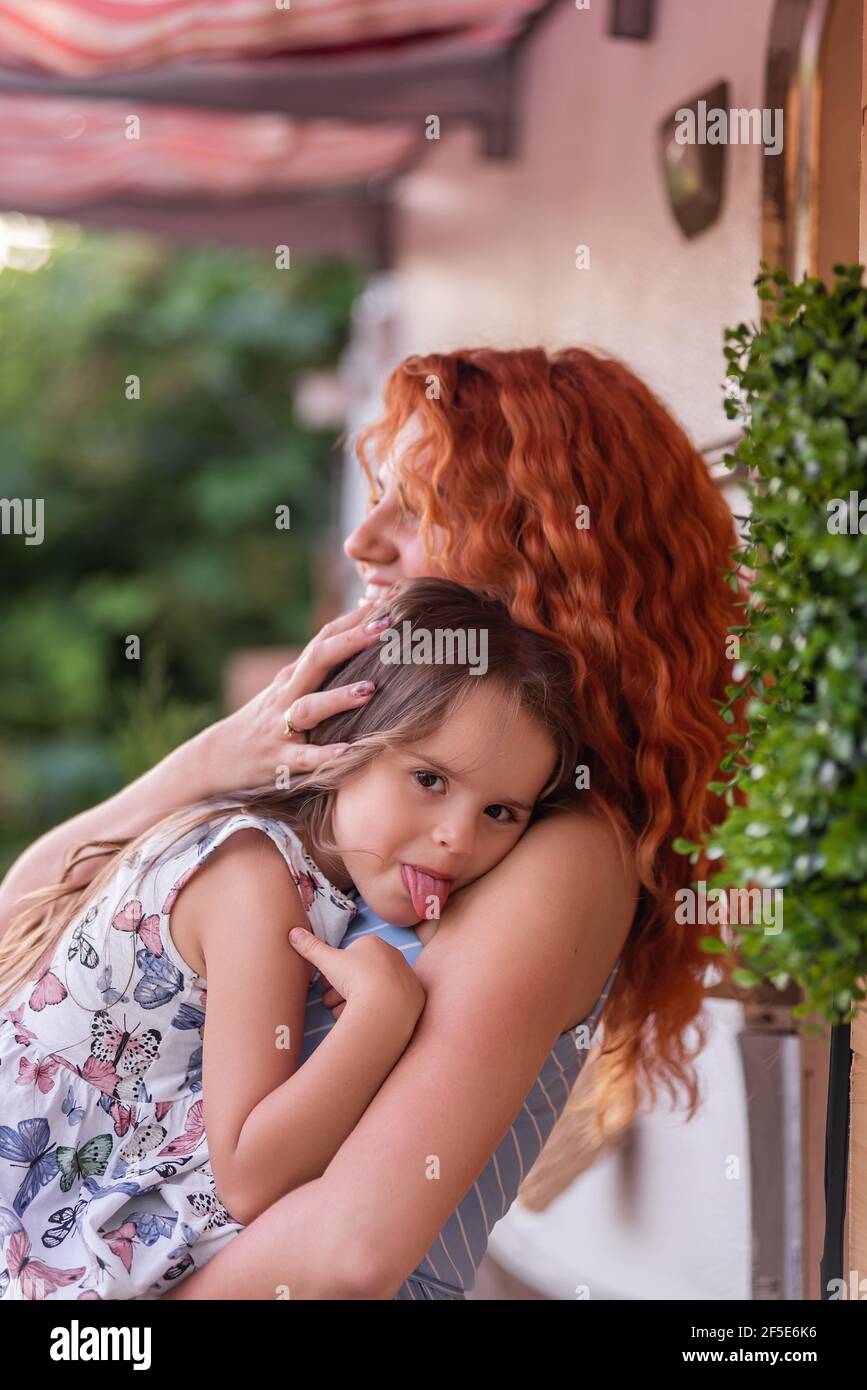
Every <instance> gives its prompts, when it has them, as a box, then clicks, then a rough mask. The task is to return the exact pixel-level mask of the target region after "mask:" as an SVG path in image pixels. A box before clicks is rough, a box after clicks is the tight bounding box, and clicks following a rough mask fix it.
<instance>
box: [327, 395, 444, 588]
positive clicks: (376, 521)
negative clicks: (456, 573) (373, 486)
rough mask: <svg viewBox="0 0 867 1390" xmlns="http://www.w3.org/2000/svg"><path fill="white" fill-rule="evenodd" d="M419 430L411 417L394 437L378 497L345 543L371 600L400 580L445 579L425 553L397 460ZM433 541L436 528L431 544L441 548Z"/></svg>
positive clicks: (382, 470)
mask: <svg viewBox="0 0 867 1390" xmlns="http://www.w3.org/2000/svg"><path fill="white" fill-rule="evenodd" d="M417 434H418V424H417V422H416V419H415V417H411V418H410V419H409V420H408V421H407V423H406V424H405V425H404V427H403V429H402V430H401V431H400V432H399V433H398V435H397V436H396V438H395V443H394V452H393V453H392V454H390V455H389V456H388V458H386V459H385V460H384V461H383V462H382V463H381V464H380V466H379V471H378V473H376V472H375V473H374V477H375V478H376V481H377V487H378V492H377V496H376V500H375V501H374V502H373V503H372V504H371V506H370V508H369V510H368V513H367V516H366V517H365V518H364V520H363V521H362V522H361V524H360V525H359V526H356V528H355V530H354V531H353V532H352V534H351V535H350V536H347V538H346V540H345V541H344V544H343V549H344V553H345V554H346V555H347V556H348V557H349V559H350V560H352V561H354V562H355V565H356V566H357V568H358V572H359V574H360V575H361V578H362V580H363V582H364V584H365V596H366V597H368V598H373V599H375V600H378V599H381V598H382V595H383V593H384V591H385V590H386V589H387V588H389V587H390V586H391V585H392V584H395V583H397V582H399V581H400V580H402V579H421V578H434V579H442V578H446V577H447V576H446V575H445V574H444V572H443V571H442V570H441V569H440V567H439V566H438V565H437V563H436V560H435V559H433V558H430V557H428V555H427V554H426V552H425V550H424V548H423V546H422V543H421V537H420V536H419V532H418V517H417V516H416V514H415V513H414V512H410V511H409V510H408V507H407V505H406V503H405V502H404V500H403V486H402V484H401V482H400V458H401V454H402V452H403V450H404V449H405V448H406V446H407V444H408V443H410V442H411V441H413V440H415V439H416V437H417ZM437 540H438V536H437V533H436V531H435V535H434V543H435V546H436V549H437V551H439V549H440V547H439V545H437V544H436V543H437Z"/></svg>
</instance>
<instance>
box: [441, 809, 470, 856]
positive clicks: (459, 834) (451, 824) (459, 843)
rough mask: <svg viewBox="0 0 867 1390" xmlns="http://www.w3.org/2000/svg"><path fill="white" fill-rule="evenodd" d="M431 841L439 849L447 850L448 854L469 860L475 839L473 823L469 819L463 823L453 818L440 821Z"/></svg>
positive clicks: (461, 820)
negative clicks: (458, 855) (461, 856)
mask: <svg viewBox="0 0 867 1390" xmlns="http://www.w3.org/2000/svg"><path fill="white" fill-rule="evenodd" d="M432 839H433V841H434V844H435V845H437V847H438V848H439V849H441V850H443V849H445V850H448V852H449V854H460V855H463V856H465V857H466V858H469V856H470V855H471V854H472V852H473V849H474V846H475V839H476V837H475V828H474V822H471V821H470V820H469V819H468V820H467V821H464V820H463V819H460V820H458V819H455V818H452V819H450V820H448V821H440V823H439V825H438V826H437V827H436V829H435V830H434V832H433V836H432Z"/></svg>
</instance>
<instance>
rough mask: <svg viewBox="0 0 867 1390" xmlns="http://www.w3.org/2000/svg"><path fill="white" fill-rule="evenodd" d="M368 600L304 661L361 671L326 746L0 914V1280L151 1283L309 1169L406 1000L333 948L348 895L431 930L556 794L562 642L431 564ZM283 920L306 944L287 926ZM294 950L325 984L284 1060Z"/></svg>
mask: <svg viewBox="0 0 867 1390" xmlns="http://www.w3.org/2000/svg"><path fill="white" fill-rule="evenodd" d="M387 621H388V623H389V624H390V626H388V627H386V628H385V630H384V631H383V633H382V634H381V636H382V638H383V641H382V643H381V644H379V643H374V644H373V645H372V646H370V647H368V648H367V649H366V650H364V651H361V652H359V653H357V654H356V655H355V656H353V657H351V658H350V659H349V661H348V662H345V663H343V665H342V666H340V667H337V668H335V670H334V671H332V672H331V674H330V676H329V679H328V681H327V683H326V687H325V688H331V687H333V686H335V685H337V684H338V683H343V682H345V681H347V680H363V679H369V680H371V681H373V682H374V685H375V693H374V695H373V696H372V698H371V699H370V700H369V701H368V702H367V703H366V704H365V705H364V706H362V707H361V708H358V709H352V710H349V711H345V712H342V713H339V714H335V715H333V716H332V717H331V718H329V719H326V720H323V721H321V722H320V723H319V724H318V725H317V726H316V728H315V730H313V731H312V735H313V738H314V739H315V741H316V742H317V743H333V742H336V741H338V740H340V741H343V742H345V743H347V744H349V745H350V746H349V748H348V749H347V751H346V752H344V753H343V754H341V755H339V756H337V757H334V758H331V759H329V761H327V762H326V763H324V764H322V765H321V766H320V767H319V768H317V769H316V771H315V772H312V773H309V774H305V775H303V776H300V777H297V778H295V779H293V783H292V785H291V786H288V787H286V786H284V785H283V783H284V780H285V778H284V771H285V770H284V769H281V768H276V769H275V785H274V786H273V787H269V788H265V789H262V788H259V789H256V790H253V791H249V792H244V793H238V794H237V795H236V796H233V797H231V798H226V797H223V798H220V799H213V800H211V801H210V802H207V803H200V804H199V805H198V806H192V807H188V808H185V809H184V810H182V811H179V812H175V813H174V814H172V815H171V816H169V817H167V818H166V819H165V820H164V821H162V822H161V823H160V824H159V825H158V826H157V827H156V828H152V829H150V830H149V831H148V832H147V833H146V834H144V835H142V836H139V837H138V838H137V839H136V840H134V841H132V842H131V843H128V844H125V845H122V846H120V847H119V848H116V847H115V846H112V848H113V849H114V848H116V853H115V854H114V856H113V857H112V859H111V860H110V861H109V863H108V864H107V865H106V866H105V867H104V868H103V869H102V870H101V871H100V872H99V874H98V875H97V876H96V878H95V879H94V880H93V881H92V882H91V883H90V884H89V885H88V886H87V888H86V889H80V890H76V889H75V888H74V886H72V884H71V883H70V882H68V881H66V882H64V883H61V884H60V885H58V886H56V887H54V888H51V889H45V890H42V891H41V892H39V893H37V894H34V895H32V896H33V898H34V903H33V905H32V906H31V907H30V908H28V909H27V910H26V911H25V912H24V913H23V914H22V915H21V916H20V917H19V918H18V919H17V920H16V922H15V923H14V924H13V925H12V927H11V928H10V929H9V930H8V932H7V933H6V934H5V936H4V938H3V941H2V944H0V1119H2V1124H0V1249H2V1252H3V1256H4V1259H0V1296H6V1297H11V1298H30V1299H32V1298H52V1297H53V1298H63V1299H78V1298H91V1299H93V1298H111V1299H130V1298H136V1297H146V1298H154V1297H158V1296H159V1295H160V1294H162V1293H163V1292H165V1291H166V1290H167V1289H168V1288H170V1287H172V1282H171V1281H173V1280H178V1279H182V1278H184V1277H185V1276H186V1275H187V1274H188V1273H189V1272H190V1271H192V1270H193V1269H194V1268H197V1267H199V1266H200V1265H202V1264H203V1263H205V1262H206V1261H207V1260H208V1259H210V1258H211V1257H212V1256H213V1255H214V1254H215V1253H216V1252H217V1250H218V1249H219V1248H220V1246H221V1245H222V1244H224V1243H225V1241H226V1240H227V1239H230V1238H231V1237H232V1236H233V1235H234V1234H235V1233H236V1232H237V1231H238V1229H240V1228H241V1227H242V1226H244V1225H246V1224H248V1223H249V1222H250V1221H251V1220H253V1219H254V1217H255V1216H257V1215H258V1214H259V1213H260V1212H261V1211H264V1210H265V1209H266V1208H267V1207H269V1206H270V1205H271V1204H272V1203H274V1202H275V1201H277V1200H278V1199H279V1198H280V1197H281V1196H283V1195H284V1194H285V1193H287V1192H289V1191H291V1190H292V1189H293V1188H295V1187H298V1186H300V1185H301V1184H303V1183H306V1182H308V1181H311V1180H312V1179H314V1178H316V1177H318V1176H320V1175H321V1173H322V1172H324V1170H325V1168H326V1167H327V1166H328V1164H329V1163H330V1161H331V1159H332V1157H333V1156H334V1154H335V1153H336V1152H337V1150H338V1149H339V1148H340V1146H341V1144H342V1143H343V1141H344V1140H345V1138H346V1137H347V1135H348V1134H349V1133H350V1132H351V1131H352V1129H353V1128H354V1126H355V1124H356V1123H357V1121H358V1120H359V1119H360V1117H361V1115H362V1114H363V1113H364V1110H365V1109H366V1107H367V1105H368V1104H369V1102H370V1100H371V1099H372V1098H373V1096H374V1095H375V1093H376V1091H377V1090H378V1089H379V1087H380V1086H381V1085H382V1082H383V1081H384V1079H385V1077H386V1076H387V1075H388V1073H389V1071H390V1070H391V1068H392V1067H393V1066H394V1064H395V1062H396V1061H397V1059H398V1057H399V1056H400V1054H401V1053H402V1051H403V1050H404V1048H405V1047H406V1045H407V1043H408V1041H409V1039H410V1037H411V1035H412V1033H413V1030H414V1028H415V1024H416V1021H417V1019H418V1016H419V1014H420V1012H421V1010H422V1008H423V1006H424V994H423V991H422V989H421V986H420V985H419V984H418V982H417V981H416V980H415V978H414V976H413V975H412V971H411V970H410V968H409V967H408V966H407V965H406V962H405V961H404V960H403V957H402V955H401V954H400V953H399V952H397V951H394V950H391V949H390V948H388V947H387V945H386V944H385V943H384V942H382V941H380V940H379V939H378V938H369V939H362V940H360V941H358V942H356V943H353V945H354V948H355V951H354V953H355V956H356V959H355V962H354V963H353V970H352V971H351V972H350V971H348V970H342V968H341V967H342V966H343V967H345V966H346V965H347V964H348V962H347V961H346V956H347V955H348V954H349V953H348V952H346V953H341V952H340V951H338V950H336V949H335V948H336V947H338V946H339V943H340V941H341V939H342V937H343V934H344V932H345V931H346V928H347V926H348V924H349V922H350V919H351V917H352V915H353V914H354V912H355V911H356V910H357V907H358V903H357V901H356V900H355V897H354V895H356V894H360V895H361V897H362V898H363V899H364V901H365V902H366V903H368V904H369V905H370V906H371V907H372V908H373V909H374V911H376V912H377V913H378V914H380V915H381V916H382V917H384V918H386V919H387V920H389V921H391V922H392V923H394V924H395V925H397V926H406V927H411V926H414V925H415V924H416V923H419V922H421V921H423V920H424V921H425V924H426V927H427V928H429V929H430V931H431V932H433V931H435V930H436V924H437V921H438V918H439V915H440V912H441V910H442V908H443V907H444V906H445V903H446V901H447V899H448V897H449V896H450V894H452V893H455V892H457V891H459V890H460V889H461V888H463V887H465V886H466V885H467V884H469V883H472V882H474V881H475V880H476V879H478V878H479V877H481V876H482V875H483V874H485V873H487V872H488V871H489V870H490V869H492V868H493V867H494V865H496V864H498V863H499V862H500V861H501V860H502V859H503V858H504V857H505V855H506V854H508V852H509V850H510V849H511V848H512V847H513V846H514V845H515V844H516V843H517V841H518V840H519V839H520V837H521V836H522V834H523V833H524V831H525V830H526V829H527V826H528V825H529V824H530V823H531V822H532V820H534V819H536V818H537V817H538V816H540V815H543V814H549V813H550V812H551V811H552V810H554V809H555V808H557V807H561V806H563V805H564V804H567V803H568V802H570V801H571V800H573V799H574V797H575V796H576V792H575V783H574V773H575V768H576V765H577V764H578V763H579V761H580V758H581V750H582V741H581V735H580V728H579V723H578V716H577V711H576V710H575V701H574V689H575V672H574V670H573V668H572V659H571V657H570V656H569V653H568V649H567V648H566V646H565V645H564V644H563V643H562V642H561V641H560V640H559V639H555V638H549V637H543V636H541V635H539V634H537V633H534V632H531V631H529V630H527V629H525V628H521V627H519V626H517V625H516V624H515V622H514V621H513V620H512V618H511V617H510V616H509V613H508V610H507V608H506V607H505V606H504V605H503V604H502V603H501V602H500V601H499V599H497V598H495V597H493V596H491V595H489V594H486V593H484V592H481V591H474V590H470V589H467V588H464V587H463V586H462V585H459V584H455V583H453V582H452V581H449V580H442V579H420V580H417V581H415V582H413V583H411V584H408V585H407V586H406V587H405V589H404V590H403V591H402V592H401V593H400V594H399V595H398V596H397V597H396V598H395V599H394V600H393V602H392V603H391V605H390V607H389V610H388V619H387ZM480 649H481V650H482V651H483V652H484V660H483V662H479V661H478V660H477V659H476V658H477V656H478V653H479V651H480ZM396 654H397V655H396ZM468 657H469V659H468ZM102 848H103V852H104V850H105V847H104V846H103V847H102ZM299 926H300V927H307V928H309V929H312V932H313V933H314V937H315V938H318V942H316V941H314V937H310V936H309V932H308V933H305V934H304V935H305V936H306V944H304V945H303V946H301V947H299V949H298V950H293V949H292V946H291V943H290V942H289V940H288V939H287V937H288V933H289V931H290V929H292V928H294V927H299ZM350 949H352V948H350ZM362 952H365V953H366V954H365V955H364V957H363V958H362ZM308 959H309V960H313V959H315V960H316V961H318V962H319V963H320V965H322V966H323V971H324V972H327V976H328V979H329V980H330V982H331V983H332V984H333V985H334V986H335V987H337V988H341V984H342V982H343V979H344V978H345V980H346V987H345V990H344V991H342V992H345V994H346V999H347V1003H346V1005H345V1007H344V1008H343V1010H342V1012H341V1016H340V1018H339V1020H338V1024H337V1025H335V1026H334V1027H333V1028H332V1029H331V1031H330V1033H329V1035H328V1036H327V1037H326V1038H325V1040H324V1041H323V1042H322V1043H321V1045H320V1046H319V1047H318V1048H317V1049H316V1051H315V1052H314V1053H313V1055H312V1056H310V1057H309V1058H308V1059H307V1061H306V1062H305V1063H304V1065H303V1066H299V1060H300V1053H301V1044H302V1042H303V1031H304V1030H303V1018H304V1009H305V1001H306V996H307V992H308V986H309V984H310V965H309V963H308ZM325 962H327V965H326V964H325ZM350 976H351V981H350ZM350 985H351V987H350ZM206 995H207V996H208V1000H207V1002H208V1010H207V1025H206V1015H205V1002H206ZM4 1263H5V1268H3V1265H4Z"/></svg>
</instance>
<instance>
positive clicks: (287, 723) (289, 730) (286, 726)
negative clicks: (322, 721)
mask: <svg viewBox="0 0 867 1390" xmlns="http://www.w3.org/2000/svg"><path fill="white" fill-rule="evenodd" d="M291 708H292V706H291V705H290V706H289V709H291ZM283 732H284V734H285V735H286V737H287V738H291V737H292V735H293V734H300V733H301V730H300V729H296V728H295V725H294V724H293V723H292V720H291V719H290V718H289V710H288V709H287V710H285V711H284V713H283Z"/></svg>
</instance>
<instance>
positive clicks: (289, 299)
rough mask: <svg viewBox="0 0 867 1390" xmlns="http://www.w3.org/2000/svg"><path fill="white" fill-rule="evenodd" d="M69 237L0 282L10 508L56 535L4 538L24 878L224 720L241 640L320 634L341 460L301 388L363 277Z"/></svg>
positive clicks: (1, 693)
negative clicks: (232, 658)
mask: <svg viewBox="0 0 867 1390" xmlns="http://www.w3.org/2000/svg"><path fill="white" fill-rule="evenodd" d="M52 232H53V235H54V237H55V238H56V245H55V249H54V251H53V253H52V255H51V257H50V259H49V261H48V263H47V264H46V265H45V266H44V267H43V268H42V269H40V270H38V271H35V272H25V271H21V270H13V269H9V268H7V269H4V270H3V271H2V272H0V338H2V343H3V352H2V357H0V497H3V498H22V499H23V498H33V499H36V498H42V499H44V519H45V520H44V527H45V530H44V540H43V542H42V544H40V545H26V544H25V542H24V538H23V536H21V535H14V534H3V535H0V581H2V593H3V620H2V624H0V873H2V872H4V871H5V869H6V868H7V867H8V865H9V863H10V862H11V860H12V859H13V858H14V857H15V855H16V854H17V853H18V852H20V850H21V849H22V848H23V847H24V846H25V845H26V844H28V843H29V842H30V841H31V840H33V839H34V838H35V837H36V836H37V835H38V834H40V833H42V831H44V830H45V829H47V828H48V827H49V826H51V825H53V824H55V823H56V822H57V821H59V820H61V819H64V818H65V817H67V816H69V815H72V814H74V813H75V812H76V811H78V810H81V809H82V808H84V807H85V806H87V805H90V804H92V803H93V802H94V801H95V800H98V799H101V798H102V797H104V796H106V795H108V794H110V793H111V792H112V791H114V790H116V789H117V788H118V787H119V786H121V785H123V784H124V783H125V782H126V781H128V780H129V779H130V778H131V777H133V776H136V775H138V773H140V772H141V771H143V770H144V769H145V768H146V767H148V766H150V765H151V764H152V763H153V762H154V761H155V760H156V759H157V758H159V757H160V756H162V755H163V754H164V753H165V752H167V751H168V750H169V749H170V748H171V747H173V746H174V745H175V744H176V743H177V742H178V741H179V740H180V739H182V738H184V737H186V736H187V735H188V734H189V733H192V732H194V731H195V730H196V729H198V728H200V727H203V726H204V724H205V723H207V722H208V721H209V720H210V719H211V718H214V717H216V716H217V715H218V714H219V712H220V711H219V689H220V681H221V671H222V666H223V663H224V661H225V659H226V657H227V655H228V654H229V653H230V652H231V651H232V650H233V649H235V648H237V647H241V646H248V645H253V646H258V645H268V644H280V645H283V644H296V643H300V642H303V641H306V639H307V637H308V636H309V631H308V624H309V614H310V604H311V593H310V570H311V566H310V558H311V551H312V546H313V544H314V543H315V540H316V537H317V535H318V534H320V533H321V531H322V529H323V527H324V526H325V525H326V524H327V522H328V520H329V516H330V514H331V512H332V503H333V499H334V493H335V491H336V477H335V462H336V459H335V455H334V453H333V447H332V446H333V436H332V434H331V433H330V432H328V431H322V432H315V433H314V432H311V431H310V430H309V429H307V428H305V427H304V426H303V425H302V424H301V423H300V422H299V421H298V420H297V419H296V416H295V411H294V408H293V386H294V382H295V379H296V377H297V375H298V373H299V372H302V371H306V370H307V369H311V368H319V369H321V368H327V367H329V366H331V365H332V364H333V363H334V362H335V361H336V359H337V357H338V355H339V353H340V351H341V350H342V348H343V346H344V344H345V342H346V338H347V335H348V331H349V320H350V313H351V308H352V303H353V300H354V298H355V296H356V294H357V293H358V291H359V289H360V288H361V274H360V271H359V270H358V269H357V268H356V267H353V266H351V265H347V264H344V263H342V262H321V263H310V264H307V265H304V266H298V267H296V266H295V265H293V268H292V269H291V271H287V270H277V269H276V268H275V265H274V261H273V257H269V256H267V255H259V254H252V253H246V252H236V251H222V250H213V249H200V248H193V249H190V248H186V247H180V248H179V247H177V246H174V245H171V244H169V243H163V242H160V241H158V240H155V239H151V238H147V237H142V236H135V235H127V234H123V235H119V234H114V233H112V234H101V233H100V234H90V233H88V234H82V233H81V232H80V231H79V230H78V229H75V228H70V227H65V226H62V225H56V226H54V227H53V228H52ZM132 376H135V377H137V378H138V379H139V381H140V398H139V399H130V398H129V395H130V392H129V391H128V386H127V381H128V378H130V377H132ZM281 506H283V507H289V509H290V515H291V529H289V530H285V529H278V528H277V526H276V524H275V514H276V508H278V507H281ZM131 635H135V636H138V637H139V638H140V639H141V659H140V660H130V659H128V658H127V655H126V652H127V640H126V639H127V638H128V637H129V636H131Z"/></svg>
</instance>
